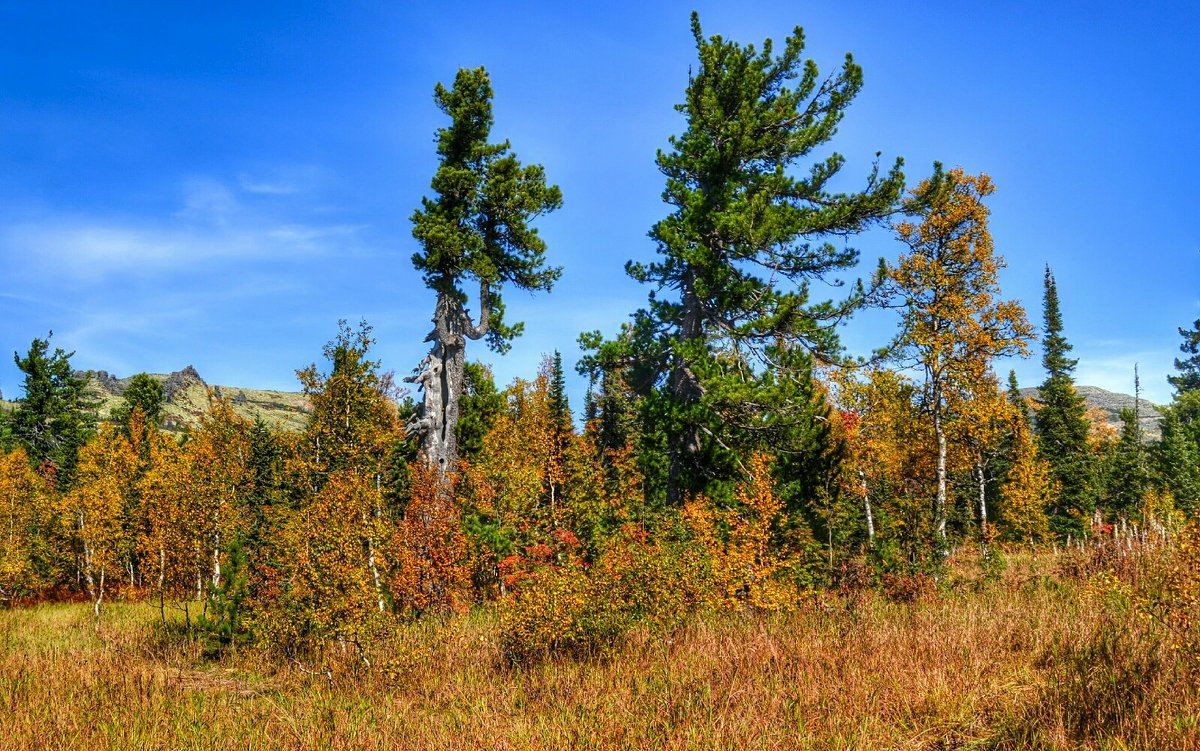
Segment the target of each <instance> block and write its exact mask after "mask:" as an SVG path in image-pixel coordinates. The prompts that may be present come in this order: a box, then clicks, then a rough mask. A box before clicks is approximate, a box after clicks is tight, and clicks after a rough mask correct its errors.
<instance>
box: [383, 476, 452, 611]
mask: <svg viewBox="0 0 1200 751" xmlns="http://www.w3.org/2000/svg"><path fill="white" fill-rule="evenodd" d="M412 472H413V485H412V498H411V499H410V500H409V502H408V508H407V509H406V510H405V513H404V518H403V520H401V522H400V524H399V525H398V528H397V529H396V532H395V535H394V537H393V543H392V549H393V551H394V555H395V556H396V565H395V567H394V571H395V573H394V574H393V577H392V582H391V585H392V593H393V597H394V598H395V602H396V605H397V607H398V609H400V610H402V611H404V612H407V613H410V614H420V613H424V612H427V611H434V612H444V611H460V610H465V609H466V607H467V605H468V603H469V601H470V577H471V569H470V566H469V561H468V546H467V539H466V536H465V535H464V534H463V530H462V525H461V524H460V520H459V508H458V500H457V498H455V496H454V492H453V487H452V484H448V483H446V482H443V481H442V479H441V475H440V472H439V471H438V469H437V468H435V467H431V466H429V465H428V464H427V463H426V462H423V461H418V462H415V463H414V464H413V465H412Z"/></svg>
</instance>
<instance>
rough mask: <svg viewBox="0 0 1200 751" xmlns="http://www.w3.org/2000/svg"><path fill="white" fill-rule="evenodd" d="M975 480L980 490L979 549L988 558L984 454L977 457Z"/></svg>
mask: <svg viewBox="0 0 1200 751" xmlns="http://www.w3.org/2000/svg"><path fill="white" fill-rule="evenodd" d="M975 482H976V485H977V488H978V491H979V549H980V550H981V551H982V553H983V557H984V558H987V557H988V555H989V550H988V513H987V473H986V472H985V471H984V463H983V456H982V454H977V455H976V457H975Z"/></svg>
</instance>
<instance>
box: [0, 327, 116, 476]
mask: <svg viewBox="0 0 1200 751" xmlns="http://www.w3.org/2000/svg"><path fill="white" fill-rule="evenodd" d="M53 336H54V332H51V333H50V336H47V337H46V338H45V339H34V340H33V342H32V343H31V344H30V345H29V352H28V354H27V355H26V356H25V357H21V356H20V355H19V354H17V353H15V352H14V353H13V360H14V361H15V362H16V364H17V367H18V368H20V370H21V372H22V373H24V374H25V395H24V396H23V397H22V398H21V399H19V400H18V401H17V408H16V410H14V411H13V413H12V416H11V420H10V425H11V429H12V434H13V437H14V438H15V440H16V441H17V443H18V444H20V445H21V446H24V447H25V451H26V452H27V453H28V454H29V459H30V461H31V462H32V463H33V464H34V466H37V467H43V468H44V469H45V470H47V471H49V472H51V473H52V474H53V475H54V477H55V480H56V482H57V483H58V485H59V486H60V487H64V488H67V487H70V486H71V484H72V483H73V482H74V479H75V463H76V460H77V458H78V455H79V448H80V447H81V446H83V444H84V443H86V442H87V440H88V438H89V437H90V436H91V435H92V433H93V432H94V431H95V425H96V417H95V413H94V409H95V404H94V403H93V402H92V400H90V399H89V398H88V395H87V393H86V387H87V382H86V381H85V380H84V379H83V378H81V377H79V376H77V375H75V373H74V371H72V370H71V357H73V356H74V355H75V353H74V352H69V353H68V352H63V350H62V349H60V348H55V350H54V353H53V354H49V348H50V338H51V337H53Z"/></svg>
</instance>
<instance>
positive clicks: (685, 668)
mask: <svg viewBox="0 0 1200 751" xmlns="http://www.w3.org/2000/svg"><path fill="white" fill-rule="evenodd" d="M1052 563H1053V562H1052V561H1051V560H1049V558H1048V557H1046V558H1044V559H1043V560H1042V561H1039V562H1037V563H1030V562H1028V561H1025V562H1022V563H1021V565H1019V566H1018V565H1014V566H1012V567H1010V569H1009V571H1008V572H1006V574H1005V576H1004V577H1003V578H1002V579H1001V580H1000V581H998V582H994V583H992V584H988V585H986V586H976V585H973V584H970V583H963V584H961V585H960V586H957V587H951V588H950V591H948V592H944V593H942V594H940V595H938V596H932V597H926V598H924V599H923V600H919V601H917V602H914V603H908V604H898V603H892V602H888V601H886V600H884V599H883V598H881V597H879V596H876V595H868V596H866V597H865V598H864V599H862V600H861V601H857V602H856V603H854V604H850V605H848V604H847V603H846V602H843V601H841V600H836V599H834V600H828V601H825V602H823V603H817V602H814V603H813V604H812V605H811V606H809V607H806V608H804V609H802V610H801V611H799V612H796V613H792V614H788V615H785V616H770V617H768V616H757V615H754V616H740V615H710V616H707V617H703V618H699V619H697V620H696V621H694V622H692V623H691V624H689V625H687V626H686V627H684V628H681V629H679V630H678V631H676V632H675V633H674V634H672V635H670V636H668V637H661V636H654V635H651V634H648V633H641V634H634V635H633V636H632V637H631V638H630V640H629V642H628V643H627V644H625V645H624V646H623V647H622V648H621V649H620V650H619V651H618V652H617V653H616V655H615V656H614V657H613V658H611V659H608V660H603V661H570V660H551V661H549V662H545V663H542V664H539V665H536V666H532V667H527V668H521V669H513V668H508V667H505V665H504V662H503V659H502V655H501V653H500V651H499V647H498V646H497V645H498V643H499V634H498V628H499V626H498V624H497V621H496V619H495V618H494V617H493V616H492V615H490V614H477V615H474V616H471V617H467V618H461V619H457V620H453V621H449V622H432V621H430V622H425V623H421V624H418V625H415V626H411V627H404V628H402V629H399V630H398V631H397V632H396V633H395V634H394V635H393V636H392V637H391V638H389V639H387V640H384V641H383V642H381V643H379V644H377V645H376V646H375V648H374V649H373V650H372V652H371V654H370V658H371V659H372V661H373V667H371V668H366V667H364V666H363V664H362V663H361V662H360V660H359V658H358V656H357V653H356V652H355V651H354V650H353V649H351V650H347V652H346V653H345V655H344V657H343V654H342V652H341V650H339V649H338V648H337V647H336V646H335V647H334V648H332V649H331V652H330V656H329V658H328V660H327V661H326V662H323V663H321V664H319V665H317V664H308V665H301V664H299V663H293V662H289V661H286V660H280V659H278V658H271V657H268V656H264V655H257V654H250V655H245V654H243V655H236V656H233V657H229V658H226V659H225V660H224V661H222V662H216V663H214V662H206V661H205V660H203V659H202V657H201V656H200V650H199V648H198V646H196V645H193V644H188V643H185V642H181V641H179V640H178V639H175V640H171V639H168V638H166V637H163V636H161V635H159V634H158V633H157V632H156V631H155V629H154V628H153V625H152V624H153V623H154V622H155V620H156V619H157V617H158V614H157V611H156V610H154V609H153V608H150V607H148V606H145V605H133V604H131V605H113V606H111V607H110V608H109V610H108V611H107V612H106V613H105V614H104V617H103V620H102V622H101V625H100V628H99V630H96V629H95V628H94V627H93V621H92V618H91V613H90V610H88V608H87V606H86V605H47V606H40V607H36V608H31V609H27V610H17V611H8V612H3V613H0V718H2V721H0V728H2V732H3V737H0V747H2V748H5V749H12V750H13V751H21V750H24V749H59V748H80V749H239V750H240V749H302V748H314V749H406V748H419V749H463V748H475V747H481V748H497V749H557V748H577V749H625V748H633V749H659V748H662V749H774V748H778V749H958V748H962V749H967V748H1014V749H1016V748H1051V749H1069V748H1088V749H1122V748H1139V749H1141V748H1147V749H1155V748H1160V749H1186V748H1200V731H1198V730H1197V725H1198V718H1200V700H1198V699H1197V696H1196V691H1195V689H1194V682H1195V681H1194V671H1193V670H1192V667H1191V665H1190V663H1189V662H1188V659H1187V656H1186V655H1182V654H1180V653H1177V652H1174V651H1172V650H1170V649H1168V648H1166V647H1164V646H1163V644H1161V643H1160V640H1158V639H1157V637H1156V636H1155V633H1154V631H1153V624H1152V623H1147V622H1145V621H1144V620H1143V619H1139V618H1137V617H1136V615H1135V614H1133V613H1129V612H1125V611H1124V610H1123V609H1122V608H1121V607H1120V604H1119V603H1115V604H1114V603H1109V602H1106V601H1105V600H1104V598H1103V597H1102V596H1100V595H1094V594H1088V593H1085V592H1084V589H1085V587H1083V586H1082V585H1080V586H1076V584H1075V583H1073V582H1065V583H1062V582H1059V581H1057V580H1056V579H1054V578H1052V577H1049V576H1046V575H1045V574H1044V572H1042V571H1041V570H1040V569H1039V567H1042V568H1048V567H1049V566H1050V565H1052Z"/></svg>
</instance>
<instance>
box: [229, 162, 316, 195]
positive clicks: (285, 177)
mask: <svg viewBox="0 0 1200 751" xmlns="http://www.w3.org/2000/svg"><path fill="white" fill-rule="evenodd" d="M321 177H322V170H321V169H320V168H318V167H315V166H312V165H301V166H294V165H293V166H287V167H274V168H271V169H268V170H262V171H258V172H242V173H240V174H239V175H238V186H239V187H240V188H241V189H242V190H243V191H245V192H246V193H253V194H256V195H266V196H288V195H294V194H297V193H306V192H309V191H311V190H313V189H314V188H315V187H316V186H317V184H318V183H319V182H320V181H321Z"/></svg>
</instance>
